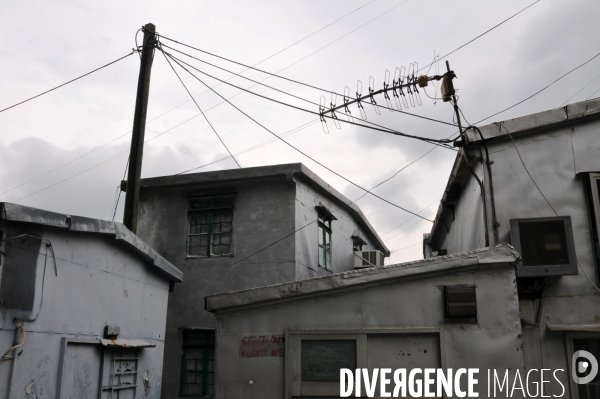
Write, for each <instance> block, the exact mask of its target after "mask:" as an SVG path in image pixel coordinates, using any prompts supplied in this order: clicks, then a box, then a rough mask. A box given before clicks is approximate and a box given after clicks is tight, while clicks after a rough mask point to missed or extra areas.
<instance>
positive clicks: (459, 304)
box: [444, 286, 477, 321]
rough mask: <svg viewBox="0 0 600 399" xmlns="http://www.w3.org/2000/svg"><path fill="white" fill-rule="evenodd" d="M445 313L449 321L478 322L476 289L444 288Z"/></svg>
mask: <svg viewBox="0 0 600 399" xmlns="http://www.w3.org/2000/svg"><path fill="white" fill-rule="evenodd" d="M444 313H445V317H446V319H447V320H462V321H476V319H477V300H476V297H475V287H473V286H455V287H444Z"/></svg>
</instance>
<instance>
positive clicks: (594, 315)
mask: <svg viewBox="0 0 600 399" xmlns="http://www.w3.org/2000/svg"><path fill="white" fill-rule="evenodd" d="M549 112H550V111H549ZM561 112H563V111H561V110H556V111H553V112H552V113H549V114H548V115H546V116H545V117H548V118H549V117H555V119H556V118H558V117H559V116H560V115H559V114H561ZM557 115H558V116H557ZM565 117H566V116H565ZM511 122H512V123H508V122H507V124H506V127H507V129H509V131H511V132H512V133H513V134H514V141H515V143H516V145H517V147H518V149H519V152H520V153H521V156H522V158H523V161H524V162H525V165H526V166H527V169H528V170H529V172H530V173H531V175H532V177H533V179H534V180H535V182H536V183H537V185H538V186H539V188H540V189H541V191H542V192H543V193H544V195H545V196H546V197H547V199H548V200H549V201H550V203H551V204H552V206H553V207H554V208H555V209H556V212H557V213H558V215H559V216H570V217H571V221H572V226H573V235H574V239H575V249H576V254H577V257H578V259H579V264H580V268H579V274H578V275H576V276H562V277H558V278H556V279H554V281H552V282H551V283H549V284H548V285H547V287H546V288H545V290H544V296H545V301H544V305H543V312H542V317H541V322H540V325H539V326H537V327H524V329H523V330H524V331H523V334H524V348H525V362H526V367H527V368H528V369H530V368H537V369H540V368H562V369H566V368H567V363H568V362H570V354H567V351H566V349H565V334H567V332H560V331H558V332H552V331H550V330H549V329H548V325H565V326H571V327H570V328H571V330H573V331H574V330H576V329H577V328H580V326H585V325H587V326H590V325H595V326H598V325H599V322H598V320H599V318H600V314H599V313H598V309H599V307H598V306H599V305H600V295H599V294H598V293H597V292H596V289H595V288H594V287H593V286H592V284H590V282H589V281H588V279H587V278H586V276H585V275H584V273H583V272H582V270H581V269H583V271H584V272H585V273H586V274H587V275H588V276H589V277H590V278H591V279H592V280H593V281H594V282H595V283H596V284H597V282H598V270H597V268H596V267H595V257H594V252H593V251H594V247H593V237H592V231H591V226H590V219H589V218H590V214H589V212H592V211H593V210H591V209H588V206H587V201H586V196H585V190H584V182H583V179H584V178H587V176H585V175H577V173H579V172H582V171H586V172H589V171H600V149H599V144H598V143H599V142H600V140H599V137H600V121H598V119H596V120H586V121H583V122H579V123H576V124H563V125H558V126H555V127H552V128H548V129H545V130H542V131H538V132H536V133H529V134H522V135H519V134H518V130H519V129H521V128H523V127H524V125H523V123H524V122H523V121H518V120H516V121H511ZM496 127H497V129H500V130H499V132H500V133H502V134H505V133H506V130H504V128H501V127H500V126H496ZM490 128H491V127H490ZM488 148H489V152H490V160H491V161H492V162H493V164H492V173H493V184H494V194H495V201H496V213H497V217H498V221H499V223H500V226H499V241H501V242H502V241H505V242H510V219H516V218H533V217H551V216H555V214H554V212H553V211H552V209H551V207H550V206H549V205H548V204H547V202H546V201H545V200H544V198H543V197H542V195H541V194H540V192H539V191H538V189H537V188H536V186H535V185H534V183H533V182H532V180H531V178H530V177H529V176H528V174H527V172H526V171H525V169H524V167H523V165H522V163H521V160H520V159H519V156H518V154H517V151H516V150H515V148H514V145H513V143H512V141H511V140H510V139H509V138H508V137H506V136H505V137H504V138H499V139H496V140H494V141H492V142H489V143H488ZM470 186H472V183H471V184H470ZM487 187H489V185H488V186H487ZM466 191H468V190H466ZM488 193H489V189H488ZM465 197H466V198H470V196H469V194H468V193H463V194H462V195H461V198H460V201H461V202H460V203H459V205H458V207H457V209H458V210H459V211H460V212H456V220H455V221H454V223H453V224H452V228H451V231H450V232H449V233H448V236H447V237H446V242H445V245H447V246H448V249H449V250H448V253H449V254H450V253H456V252H461V251H466V250H470V249H472V247H471V245H473V244H472V243H473V242H476V241H477V240H479V237H480V236H481V233H480V232H479V231H477V230H475V229H472V228H471V227H470V226H471V223H472V219H473V218H474V216H473V214H472V213H470V212H468V211H463V209H465V208H466V207H467V206H466V205H467V204H469V203H471V202H473V201H472V200H466V198H465ZM476 200H477V201H479V199H478V198H477V199H476ZM469 206H472V205H469ZM490 206H491V202H490V201H489V195H488V209H490V208H489V207H490ZM467 208H468V207H467ZM475 219H476V220H481V211H479V212H478V214H477V215H476V216H475ZM465 236H467V237H469V236H470V237H471V238H470V239H464V237H465ZM490 237H492V230H491V229H490ZM492 243H493V241H492ZM538 304H539V300H535V301H532V300H526V299H522V300H521V312H522V316H523V317H524V318H525V319H527V320H529V321H535V318H536V309H537V306H538ZM578 326H579V327H578ZM596 337H600V335H597V333H596ZM565 397H570V396H568V394H567V395H566V396H565Z"/></svg>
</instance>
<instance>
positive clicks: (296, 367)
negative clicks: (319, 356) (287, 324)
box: [286, 334, 367, 397]
mask: <svg viewBox="0 0 600 399" xmlns="http://www.w3.org/2000/svg"><path fill="white" fill-rule="evenodd" d="M323 340H327V341H342V340H352V341H355V342H356V367H357V368H366V367H367V334H291V335H290V341H291V342H290V352H289V353H290V355H291V356H290V357H291V359H290V361H291V370H290V374H291V396H293V397H296V396H301V397H305V396H306V397H311V396H313V397H322V396H339V394H340V383H339V382H338V381H335V382H330V381H323V382H313V381H310V382H308V381H302V341H323ZM287 341H288V339H286V342H287Z"/></svg>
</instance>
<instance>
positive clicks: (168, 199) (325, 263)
mask: <svg viewBox="0 0 600 399" xmlns="http://www.w3.org/2000/svg"><path fill="white" fill-rule="evenodd" d="M137 232H138V234H139V236H140V237H142V238H143V239H144V240H145V241H146V242H148V243H149V244H150V245H151V246H152V247H153V248H155V249H156V250H157V251H158V253H160V254H161V255H162V256H164V257H165V258H166V259H168V260H169V261H170V262H171V263H173V264H174V265H176V266H177V267H178V268H180V269H181V270H182V271H183V272H184V274H185V280H186V282H185V283H183V284H181V285H178V286H177V289H176V290H175V292H174V293H172V294H171V295H170V297H169V311H168V321H167V340H166V350H165V366H164V369H165V373H164V375H163V398H164V399H171V398H177V397H179V396H192V397H194V396H195V397H199V396H212V395H213V393H214V391H213V387H214V340H215V338H214V328H215V322H214V317H213V315H212V314H210V313H209V312H206V311H205V310H204V297H205V296H206V295H211V294H215V293H219V292H228V291H233V290H240V289H246V288H253V287H258V286H263V285H270V284H277V283H283V282H288V281H295V280H303V279H307V278H313V277H318V276H326V275H330V274H332V273H339V272H343V271H348V270H352V269H353V267H354V263H355V258H356V257H355V255H354V250H365V251H366V250H373V251H379V252H380V254H381V255H382V256H381V257H380V261H382V260H383V257H384V256H389V250H388V249H387V248H386V247H385V245H384V244H383V242H382V240H381V239H380V238H379V236H378V235H377V233H376V232H375V230H374V229H373V227H372V226H371V225H370V224H369V222H368V220H367V219H366V218H365V216H364V215H363V213H362V212H361V211H360V209H359V208H358V207H357V206H356V205H355V204H354V203H352V202H351V201H350V200H348V199H347V198H346V197H344V196H343V195H342V194H340V193H339V192H337V191H336V190H335V189H334V188H332V187H331V186H329V185H328V184H327V183H326V182H324V181H323V180H322V179H321V178H319V177H318V176H317V175H315V174H314V173H313V172H311V171H310V170H309V169H308V168H306V167H305V166H304V165H302V164H288V165H274V166H265V167H257V168H244V169H233V170H225V171H217V172H206V173H196V174H186V175H176V176H165V177H157V178H150V179H142V181H141V193H140V216H139V225H138V230H137ZM371 262H372V263H374V262H376V261H375V260H373V261H371Z"/></svg>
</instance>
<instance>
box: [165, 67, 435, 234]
mask: <svg viewBox="0 0 600 399" xmlns="http://www.w3.org/2000/svg"><path fill="white" fill-rule="evenodd" d="M169 57H171V56H169ZM171 59H173V58H172V57H171ZM173 60H174V59H173ZM175 62H176V63H177V64H179V63H178V62H177V61H175ZM179 66H180V67H181V68H183V69H184V70H185V71H187V72H188V73H190V75H192V76H193V77H195V78H196V79H197V80H198V81H199V82H200V83H202V84H203V85H204V86H206V87H207V88H209V89H210V90H211V91H212V92H213V93H215V94H216V95H217V96H219V97H221V99H223V100H225V101H227V103H228V104H229V105H231V106H232V107H233V108H235V109H236V110H238V111H239V112H241V113H242V114H244V115H245V116H246V117H247V118H249V119H250V120H252V121H253V122H254V123H256V124H257V125H258V126H260V127H262V128H263V129H264V130H266V131H267V132H269V133H270V134H272V135H273V136H275V137H277V138H279V140H281V141H283V142H284V143H285V144H287V145H288V146H289V147H291V148H293V149H294V150H296V151H297V152H299V153H300V154H302V155H304V156H305V157H307V158H308V159H310V160H311V161H313V162H315V163H316V164H318V165H320V166H321V167H323V168H325V169H327V170H328V171H330V172H331V173H333V174H334V175H336V176H338V177H340V178H341V179H343V180H345V181H347V182H348V183H350V184H352V185H353V186H355V187H357V188H359V189H361V190H363V191H366V192H369V190H367V189H365V188H363V187H361V186H359V185H358V184H356V183H354V182H353V181H351V180H349V179H348V178H346V177H344V176H342V175H340V174H339V173H337V172H335V171H334V170H332V169H330V168H329V167H327V166H325V165H323V164H322V163H321V162H319V161H317V160H316V159H314V158H313V157H311V156H309V155H308V154H306V153H305V152H303V151H301V150H300V149H298V148H296V147H295V146H294V145H292V144H290V143H289V142H287V141H286V140H284V139H283V138H281V137H280V136H278V135H277V134H275V133H273V132H272V131H271V130H269V129H268V128H267V127H265V126H264V125H262V124H261V123H260V122H258V121H257V120H256V119H254V118H252V117H251V116H250V115H248V114H247V113H245V112H244V111H242V110H241V109H240V108H238V107H237V106H236V105H235V104H233V103H232V102H230V101H229V100H227V99H225V97H223V96H222V95H221V94H219V93H218V92H217V91H216V90H214V89H213V88H212V87H210V86H208V85H207V84H206V83H204V82H203V81H202V80H201V79H200V78H198V77H197V76H195V75H194V74H192V73H191V72H189V71H188V70H187V69H186V68H184V67H182V66H181V64H179ZM370 194H371V195H372V196H374V197H376V198H379V199H380V200H382V201H384V202H386V203H388V204H390V205H392V206H394V207H396V208H398V209H402V210H403V211H405V212H408V213H410V214H413V215H416V216H418V217H420V218H421V219H426V218H424V217H423V216H421V215H418V214H416V213H414V212H411V211H409V210H408V209H405V208H403V207H401V206H399V205H396V204H394V203H393V202H390V201H388V200H386V199H385V198H382V197H380V196H378V195H376V194H373V193H370ZM426 220H428V221H430V222H432V223H433V221H432V220H429V219H426Z"/></svg>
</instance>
